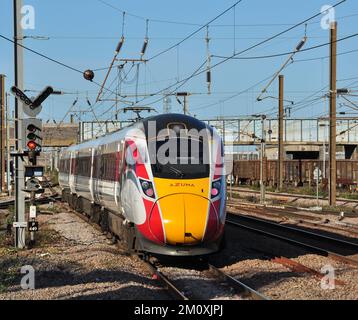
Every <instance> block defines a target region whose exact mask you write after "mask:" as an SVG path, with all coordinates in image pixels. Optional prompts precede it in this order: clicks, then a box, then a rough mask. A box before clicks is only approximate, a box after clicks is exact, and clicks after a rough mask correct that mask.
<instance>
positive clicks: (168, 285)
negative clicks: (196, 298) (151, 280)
mask: <svg viewBox="0 0 358 320" xmlns="http://www.w3.org/2000/svg"><path fill="white" fill-rule="evenodd" d="M143 262H144V263H145V265H146V266H147V267H148V268H149V269H150V270H151V272H153V274H155V275H156V276H157V277H158V279H159V280H160V281H161V282H162V283H163V284H164V286H165V287H166V288H167V289H168V290H169V291H170V293H171V294H172V295H173V296H175V297H176V298H177V299H179V300H185V301H187V300H189V298H188V297H186V296H185V295H184V293H183V292H181V291H180V290H179V289H178V288H177V287H176V286H175V284H174V283H173V282H172V281H170V279H169V278H168V277H167V276H165V275H164V274H163V273H162V272H161V271H160V270H159V269H158V268H157V267H156V266H155V265H154V264H153V263H151V262H149V261H143Z"/></svg>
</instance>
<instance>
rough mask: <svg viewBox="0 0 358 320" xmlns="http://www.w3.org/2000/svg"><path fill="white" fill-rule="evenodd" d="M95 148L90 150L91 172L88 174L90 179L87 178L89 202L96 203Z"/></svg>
mask: <svg viewBox="0 0 358 320" xmlns="http://www.w3.org/2000/svg"><path fill="white" fill-rule="evenodd" d="M95 152H96V151H95V148H92V149H91V150H90V154H91V172H90V178H89V190H90V194H91V200H92V201H94V202H96V198H95V184H94V159H95Z"/></svg>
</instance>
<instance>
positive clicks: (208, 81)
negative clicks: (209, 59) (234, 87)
mask: <svg viewBox="0 0 358 320" xmlns="http://www.w3.org/2000/svg"><path fill="white" fill-rule="evenodd" d="M206 82H207V83H211V71H208V72H207V73H206Z"/></svg>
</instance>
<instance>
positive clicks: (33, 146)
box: [27, 141, 37, 151]
mask: <svg viewBox="0 0 358 320" xmlns="http://www.w3.org/2000/svg"><path fill="white" fill-rule="evenodd" d="M27 147H28V148H29V150H30V151H34V150H35V149H36V148H37V143H36V142H35V141H29V142H28V143H27Z"/></svg>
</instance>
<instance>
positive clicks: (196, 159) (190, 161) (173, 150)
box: [152, 137, 210, 179]
mask: <svg viewBox="0 0 358 320" xmlns="http://www.w3.org/2000/svg"><path fill="white" fill-rule="evenodd" d="M152 171H153V175H154V177H157V178H165V179H199V178H207V177H209V174H210V165H209V151H208V146H207V145H205V143H204V142H203V140H202V139H191V138H179V137H177V138H166V139H165V140H163V141H156V162H155V163H152Z"/></svg>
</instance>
